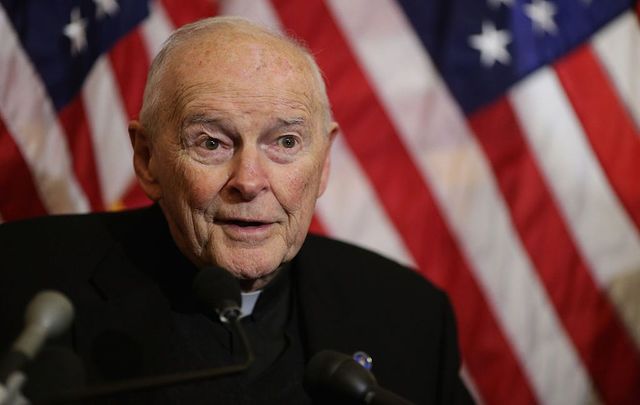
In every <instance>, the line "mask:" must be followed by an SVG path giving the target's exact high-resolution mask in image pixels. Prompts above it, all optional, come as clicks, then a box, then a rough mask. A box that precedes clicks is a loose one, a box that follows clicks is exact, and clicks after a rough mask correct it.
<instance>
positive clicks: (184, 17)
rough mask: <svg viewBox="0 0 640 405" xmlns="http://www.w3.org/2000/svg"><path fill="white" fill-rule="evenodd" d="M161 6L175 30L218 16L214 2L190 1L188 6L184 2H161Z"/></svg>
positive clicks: (173, 0)
mask: <svg viewBox="0 0 640 405" xmlns="http://www.w3.org/2000/svg"><path fill="white" fill-rule="evenodd" d="M162 5H163V6H164V8H165V10H166V11H167V15H168V16H169V18H171V22H173V26H174V27H176V28H178V27H181V26H183V25H184V24H188V23H190V22H193V21H196V20H200V19H202V18H206V17H211V16H214V15H216V14H218V2H217V1H216V0H190V1H189V3H188V5H187V4H185V2H184V0H162Z"/></svg>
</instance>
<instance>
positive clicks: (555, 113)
mask: <svg viewBox="0 0 640 405" xmlns="http://www.w3.org/2000/svg"><path fill="white" fill-rule="evenodd" d="M511 99H512V102H513V107H514V109H515V111H516V114H517V116H518V117H519V119H520V121H521V122H522V123H523V130H524V132H525V134H526V136H527V138H528V140H529V143H530V145H531V147H532V149H533V151H534V152H535V156H536V158H537V161H538V163H539V166H540V168H541V170H542V172H543V173H544V176H545V178H546V181H547V183H548V185H549V186H550V188H551V190H552V191H553V194H554V195H555V197H556V199H557V201H558V203H559V208H560V210H561V211H562V213H563V215H564V217H565V219H566V220H567V221H568V224H569V225H570V228H571V231H572V233H573V235H574V237H575V239H576V241H577V246H578V247H579V249H580V251H581V253H582V255H583V256H584V257H585V258H587V260H588V262H589V264H590V265H591V268H592V269H593V270H594V273H595V274H594V278H595V279H596V280H597V281H598V282H599V283H601V284H605V285H606V284H607V282H609V281H610V280H611V279H613V278H614V277H615V276H617V275H619V274H622V273H624V272H627V271H630V270H634V269H638V268H640V240H639V238H638V233H637V231H636V229H635V228H634V227H633V225H632V224H631V221H630V219H629V217H628V216H627V213H626V211H625V210H624V208H623V207H622V206H621V205H620V203H619V201H618V200H617V199H616V197H615V194H614V192H613V191H612V190H611V187H610V185H609V183H608V182H607V180H606V177H605V175H604V173H603V172H602V168H601V167H600V165H599V162H598V160H597V158H596V157H595V156H594V154H593V151H592V150H591V148H590V146H589V145H588V143H587V140H586V139H585V134H584V132H583V130H582V127H581V125H580V122H579V121H578V119H577V117H576V116H575V113H574V111H573V109H572V107H571V104H570V102H569V100H567V97H566V95H565V93H564V91H563V90H562V85H561V84H560V82H559V81H558V78H557V76H556V74H555V72H554V71H553V70H551V69H549V68H544V69H541V70H539V71H538V72H536V73H534V74H533V75H531V76H530V77H528V78H527V79H525V80H524V81H523V82H521V83H520V84H518V85H517V86H516V87H514V89H513V90H512V91H511Z"/></svg>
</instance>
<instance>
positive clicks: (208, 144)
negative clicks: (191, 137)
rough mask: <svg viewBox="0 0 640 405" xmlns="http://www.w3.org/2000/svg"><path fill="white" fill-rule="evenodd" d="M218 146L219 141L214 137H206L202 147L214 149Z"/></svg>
mask: <svg viewBox="0 0 640 405" xmlns="http://www.w3.org/2000/svg"><path fill="white" fill-rule="evenodd" d="M219 146H220V141H219V140H217V139H214V138H207V139H206V140H205V141H204V147H205V148H207V149H209V150H216V149H218V147H219Z"/></svg>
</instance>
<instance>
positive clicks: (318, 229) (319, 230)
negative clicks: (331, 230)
mask: <svg viewBox="0 0 640 405" xmlns="http://www.w3.org/2000/svg"><path fill="white" fill-rule="evenodd" d="M309 232H312V233H315V234H317V235H327V229H326V228H325V226H324V225H323V224H322V221H320V219H318V214H314V215H313V217H312V218H311V226H309Z"/></svg>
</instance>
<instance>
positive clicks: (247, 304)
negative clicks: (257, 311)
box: [240, 290, 262, 318]
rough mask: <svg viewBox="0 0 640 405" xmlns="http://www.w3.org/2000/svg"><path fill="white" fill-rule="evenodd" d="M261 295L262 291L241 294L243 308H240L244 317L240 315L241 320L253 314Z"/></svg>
mask: <svg viewBox="0 0 640 405" xmlns="http://www.w3.org/2000/svg"><path fill="white" fill-rule="evenodd" d="M260 293H262V290H258V291H251V292H243V293H241V294H240V295H241V298H242V308H240V310H241V311H242V315H240V318H244V317H245V316H249V315H251V314H252V313H253V308H255V306H256V302H258V297H260Z"/></svg>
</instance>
